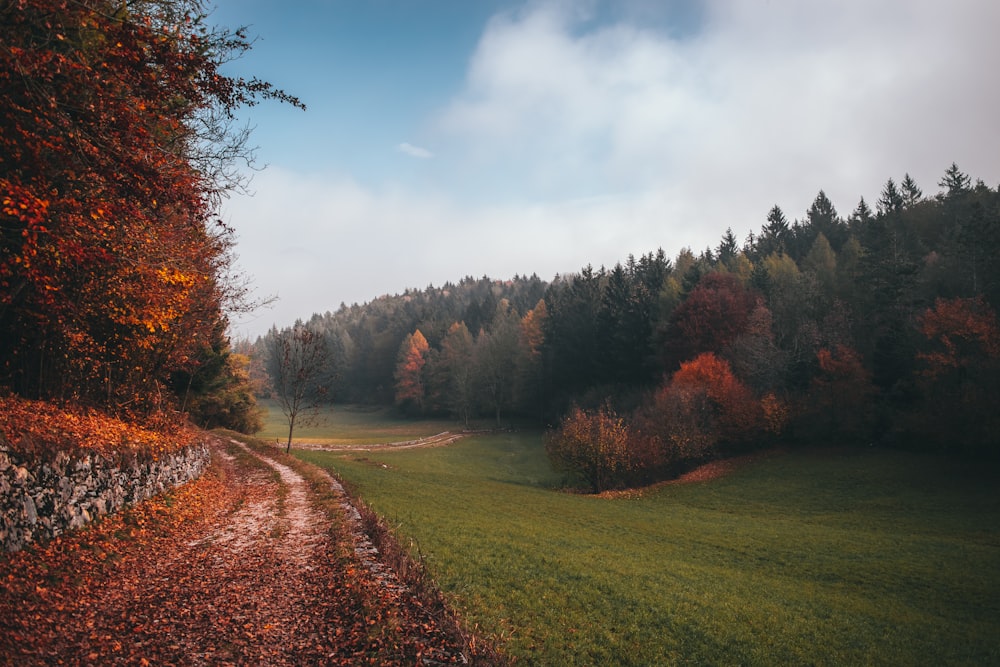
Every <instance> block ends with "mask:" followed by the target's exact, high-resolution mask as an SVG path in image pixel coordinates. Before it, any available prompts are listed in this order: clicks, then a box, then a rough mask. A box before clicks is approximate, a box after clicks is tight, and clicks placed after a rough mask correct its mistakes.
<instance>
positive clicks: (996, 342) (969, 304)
mask: <svg viewBox="0 0 1000 667" xmlns="http://www.w3.org/2000/svg"><path fill="white" fill-rule="evenodd" d="M920 331H921V333H922V334H923V335H924V336H925V337H926V338H927V340H928V341H930V343H931V344H932V350H931V351H929V352H921V353H920V354H919V357H920V358H921V359H922V360H923V361H924V362H926V364H927V369H926V371H925V373H926V375H928V376H929V377H931V378H934V377H938V376H940V375H943V374H945V373H948V372H950V371H953V370H956V369H959V368H969V367H972V366H974V365H975V364H977V363H979V362H981V361H983V360H987V359H990V360H995V359H997V358H1000V327H998V326H997V316H996V313H995V312H994V311H993V309H992V308H991V307H990V306H989V304H988V303H986V301H985V299H983V298H982V297H979V298H975V299H937V300H936V301H935V302H934V307H933V308H929V309H928V310H927V311H926V312H924V314H923V316H922V317H921V318H920Z"/></svg>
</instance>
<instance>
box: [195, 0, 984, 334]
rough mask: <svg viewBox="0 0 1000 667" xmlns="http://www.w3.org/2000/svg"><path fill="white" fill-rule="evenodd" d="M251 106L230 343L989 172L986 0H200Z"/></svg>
mask: <svg viewBox="0 0 1000 667" xmlns="http://www.w3.org/2000/svg"><path fill="white" fill-rule="evenodd" d="M216 7H217V8H216V11H215V12H214V14H213V15H212V20H213V22H215V23H217V24H220V25H225V26H229V27H237V26H240V25H248V26H250V33H251V34H252V35H256V36H258V37H259V39H258V41H257V43H256V44H255V47H254V49H253V51H252V52H251V53H250V54H248V55H246V56H245V57H244V58H243V59H241V60H240V61H238V62H236V63H233V64H232V65H231V66H230V67H231V69H230V71H231V72H233V73H238V74H243V75H251V74H252V75H257V76H260V77H261V78H264V79H267V80H269V81H271V82H272V83H274V84H275V85H277V86H279V87H281V88H284V89H285V90H287V91H288V92H290V93H292V94H295V95H297V96H299V97H300V98H302V100H303V101H304V102H305V103H306V104H307V105H308V110H307V111H306V112H302V111H299V110H297V109H293V108H291V107H289V106H286V105H278V104H274V103H265V104H262V105H260V106H258V107H255V108H253V109H250V110H247V111H246V112H245V113H244V114H243V115H242V118H243V119H244V120H245V121H246V122H248V123H250V124H251V125H253V126H254V127H255V128H256V129H255V132H254V135H253V143H254V144H256V145H258V146H259V151H258V158H259V160H260V162H261V163H263V164H266V165H268V166H267V168H266V169H265V170H264V171H261V172H259V173H256V174H255V175H254V180H253V183H252V185H251V189H252V191H253V193H254V194H253V196H252V197H247V196H243V195H236V196H234V197H232V198H231V199H230V200H229V201H228V202H227V203H226V205H225V207H224V210H223V214H224V217H225V218H226V219H227V220H228V221H229V222H230V223H231V224H232V225H233V226H234V227H235V228H236V229H237V232H238V236H239V239H238V246H237V252H238V254H239V256H240V266H241V268H242V269H243V270H244V271H245V272H246V273H248V274H250V275H251V276H252V278H253V281H254V285H255V287H256V290H257V293H258V295H259V296H262V297H265V296H269V295H276V296H277V297H278V301H277V302H276V304H275V305H274V306H273V307H271V308H269V309H265V310H261V311H259V312H258V313H256V314H255V315H254V316H252V317H240V318H237V319H236V320H235V321H234V333H235V334H236V335H250V336H255V335H257V334H260V333H263V332H264V331H266V330H267V329H268V328H269V327H270V326H271V325H272V324H278V325H279V326H285V325H289V324H291V323H292V322H294V321H295V319H296V318H307V317H308V316H310V315H311V314H312V313H314V312H324V311H327V310H335V309H336V308H337V307H338V306H339V305H340V303H341V302H346V303H348V304H350V303H353V302H358V303H361V302H365V301H370V300H372V299H374V298H376V297H377V296H379V295H381V294H385V293H397V292H402V291H403V290H405V289H406V288H409V287H418V288H422V287H426V286H427V285H428V284H435V285H440V284H442V283H444V282H445V281H448V280H452V281H458V280H459V279H461V278H462V277H464V276H466V275H473V276H481V275H484V274H487V275H490V276H491V277H494V278H509V277H511V276H513V275H514V274H518V273H519V274H530V273H537V274H538V275H539V276H540V277H542V278H543V279H546V280H548V279H551V278H552V277H553V276H554V275H555V274H557V273H567V272H574V271H577V270H579V269H580V268H582V267H583V266H584V265H586V264H593V265H595V266H599V265H602V264H604V265H607V266H611V265H613V264H614V263H615V262H617V261H623V260H625V259H626V257H627V256H628V254H629V253H633V254H637V255H638V254H641V253H645V252H649V251H652V250H655V249H656V248H658V247H662V248H663V249H664V250H666V252H667V253H668V255H671V256H673V255H676V253H677V252H678V251H679V250H681V248H683V247H686V246H687V247H692V248H694V250H695V251H696V252H697V251H699V250H701V249H703V248H705V247H706V246H714V245H716V244H717V243H718V240H719V238H720V236H721V235H722V233H723V232H724V231H725V229H726V228H727V227H732V229H733V230H734V232H735V233H736V235H737V236H738V237H739V238H741V239H742V238H745V237H746V235H747V233H748V232H750V231H751V230H753V231H756V230H758V229H759V228H760V226H761V225H762V224H763V222H764V219H765V217H766V215H767V212H768V210H769V209H770V208H771V206H773V205H774V204H776V203H777V204H779V205H780V206H781V207H782V208H783V209H784V211H785V213H786V215H787V216H788V217H789V218H792V219H794V218H801V217H802V216H803V215H804V212H805V210H806V208H807V207H808V206H809V204H810V203H811V201H812V199H813V198H814V197H815V195H816V193H817V192H818V191H819V190H820V189H821V188H822V189H824V190H825V191H826V193H827V194H828V195H829V196H830V198H831V199H832V200H833V202H834V204H835V205H836V206H837V208H838V210H839V211H840V212H841V214H843V215H847V214H848V213H850V211H851V210H852V209H853V208H854V206H855V205H856V204H857V202H858V199H859V198H860V197H861V196H864V197H865V198H866V199H867V200H868V201H870V202H873V201H874V200H875V199H876V198H877V196H878V190H879V189H880V187H881V184H883V183H884V182H885V180H886V179H887V178H889V177H892V178H895V179H896V180H897V181H898V180H899V179H900V178H902V176H903V174H904V173H905V172H909V173H910V174H911V175H912V176H913V177H914V178H915V179H916V180H917V182H918V184H919V185H920V186H921V187H923V189H924V191H925V193H926V194H928V195H932V194H934V193H936V192H937V189H938V188H937V185H936V183H937V182H938V180H939V179H940V177H941V175H942V174H943V172H944V170H945V168H947V166H948V165H949V164H950V163H951V162H952V161H955V162H957V163H958V165H959V166H960V167H961V168H962V169H963V170H964V171H966V172H969V173H970V174H972V175H973V176H975V177H979V178H983V179H984V180H985V181H987V183H989V184H990V185H992V186H994V187H995V186H996V185H997V183H1000V159H998V158H997V156H998V155H1000V130H998V129H997V122H996V119H997V118H1000V91H998V90H997V87H996V86H995V85H992V80H993V78H994V77H993V71H992V70H994V69H995V65H996V63H998V62H1000V46H998V44H1000V40H996V39H994V35H993V34H992V33H993V31H994V29H995V26H996V25H1000V3H993V2H989V1H986V0H983V1H974V0H958V1H956V2H951V3H941V2H938V1H934V2H931V1H929V0H913V1H911V2H905V3H903V2H897V1H895V0H859V1H857V2H851V1H846V2H838V3H829V2H819V1H811V0H706V1H702V2H697V1H694V0H676V1H666V0H660V1H656V0H620V1H618V2H607V1H603V2H602V1H599V0H592V1H586V0H584V1H582V2H581V1H577V2H571V1H570V0H520V1H517V2H515V1H512V0H484V1H481V2H480V1H473V0H465V1H461V0H451V1H430V0H426V1H417V0H410V1H408V2H403V1H402V0H399V1H389V0H371V1H369V2H361V1H360V0H359V1H355V2H346V1H340V0H308V1H298V0H290V1H286V2H281V3H279V2H268V1H264V0H220V1H219V2H217V5H216Z"/></svg>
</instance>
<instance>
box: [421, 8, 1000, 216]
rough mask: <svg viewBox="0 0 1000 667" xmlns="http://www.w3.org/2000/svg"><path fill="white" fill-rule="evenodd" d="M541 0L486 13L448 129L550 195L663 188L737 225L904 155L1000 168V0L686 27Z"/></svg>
mask: <svg viewBox="0 0 1000 667" xmlns="http://www.w3.org/2000/svg"><path fill="white" fill-rule="evenodd" d="M530 7H531V8H532V9H531V10H530V11H528V12H524V13H520V14H505V15H501V16H499V17H497V18H495V19H494V20H493V21H492V22H491V23H490V24H489V25H488V27H487V29H486V31H485V33H484V35H483V37H482V40H481V41H480V43H479V47H478V49H477V51H476V53H475V54H474V56H473V58H472V60H471V64H470V66H469V69H468V73H467V80H466V83H465V87H464V89H463V91H462V92H461V94H460V95H458V96H457V97H456V99H454V100H453V101H452V102H451V103H450V104H449V105H447V107H446V108H445V109H444V110H443V112H442V113H441V116H440V118H439V119H438V128H439V131H440V132H441V133H442V135H444V136H449V137H451V138H452V140H453V141H454V143H455V144H456V145H458V146H467V147H468V150H469V151H470V152H471V156H470V158H469V159H470V160H472V161H474V162H475V163H476V164H477V165H478V166H479V168H480V169H481V170H483V171H489V170H491V169H493V170H496V171H498V172H501V173H505V174H518V173H520V175H521V176H520V177H521V178H522V180H523V181H524V186H525V187H527V188H530V189H531V191H532V192H534V193H535V194H536V195H537V196H541V197H545V196H559V195H565V194H567V193H570V194H574V195H582V194H586V193H588V192H590V193H600V192H630V191H631V192H634V191H640V192H648V191H657V192H660V193H664V194H669V195H670V197H671V198H674V197H678V198H680V199H682V200H683V201H685V202H688V204H687V205H686V206H684V207H683V208H685V209H687V215H688V216H690V217H687V218H686V219H685V220H678V221H676V223H675V224H678V225H679V224H690V223H691V222H695V221H701V222H704V223H706V224H711V225H713V226H715V227H716V228H718V227H719V226H720V225H721V227H722V228H724V227H725V224H724V221H723V220H720V219H719V218H718V217H717V215H718V214H720V213H725V209H729V212H728V213H725V214H726V215H728V216H732V217H737V216H738V219H736V220H733V226H734V228H739V227H743V226H745V224H746V223H747V222H750V221H762V219H763V217H764V215H765V214H766V211H767V209H768V208H769V207H770V204H771V203H773V202H775V201H779V202H781V203H782V205H783V206H786V207H787V209H788V212H789V213H790V214H791V215H793V216H795V215H800V214H801V212H802V211H804V209H805V207H806V206H807V205H808V202H809V200H811V198H812V197H813V196H814V195H815V193H816V192H817V191H818V190H819V189H820V188H826V189H827V192H828V193H829V194H831V196H836V197H837V199H836V200H835V203H837V204H838V205H839V206H840V207H841V208H842V209H849V208H852V207H853V205H854V204H855V203H856V202H857V199H858V198H859V197H860V196H861V195H863V194H867V195H869V197H871V195H872V194H873V190H874V189H876V188H878V187H879V184H880V183H882V182H884V181H885V179H886V178H888V177H890V176H892V177H895V178H899V177H900V176H902V172H903V171H904V170H906V171H910V172H911V173H913V175H914V176H915V177H917V178H918V180H920V181H922V182H923V184H924V187H925V189H926V190H932V189H933V187H934V186H933V184H934V183H935V182H936V181H937V179H938V177H939V176H940V174H941V173H942V172H943V170H944V168H945V167H946V166H947V165H948V164H949V163H950V162H951V161H952V160H956V161H958V162H959V164H960V165H961V166H963V168H965V169H967V170H969V171H971V172H973V173H982V171H983V170H987V171H992V173H993V174H996V161H995V158H994V156H995V155H996V152H997V149H998V148H1000V145H998V141H997V133H996V132H995V131H993V129H992V123H991V121H990V118H996V117H997V114H998V112H1000V92H998V89H997V88H996V87H995V86H990V85H988V84H987V83H986V79H988V76H987V75H986V74H985V72H987V71H989V68H990V67H991V64H992V63H994V62H998V61H1000V46H998V45H1000V42H998V41H997V40H995V39H994V38H993V37H992V36H991V35H990V31H989V29H988V28H987V27H986V26H990V25H993V26H995V25H997V24H998V23H1000V5H994V4H989V3H987V4H984V3H974V2H958V3H951V4H942V3H939V2H926V1H925V2H912V3H905V4H900V3H896V2H890V1H888V0H884V1H882V2H856V3H852V2H848V3H824V4H821V3H811V2H806V3H798V2H766V3H765V2H758V3H750V2H722V1H720V2H711V3H708V10H707V12H706V17H705V24H704V25H703V26H702V29H701V32H700V33H699V34H697V35H693V36H687V37H685V38H683V39H671V38H669V37H668V36H666V35H664V34H661V33H657V32H654V31H652V30H647V29H644V28H643V27H641V26H636V25H625V24H611V25H598V26H596V27H595V26H590V25H588V24H580V23H578V22H576V18H575V17H574V16H573V15H572V14H571V13H570V12H568V11H565V12H564V11H562V8H563V7H564V5H563V4H560V3H547V4H546V3H542V4H534V5H531V6H530ZM984 76H985V77H986V78H984ZM511 165H517V166H519V167H520V169H518V168H517V167H513V166H511ZM719 198H724V199H726V200H727V201H728V202H730V204H731V206H720V205H719V203H718V202H717V201H713V200H717V199H719ZM712 209H715V210H716V211H717V214H716V215H711V216H710V215H708V213H709V212H711V211H712ZM755 216H756V217H755ZM668 224H669V221H668Z"/></svg>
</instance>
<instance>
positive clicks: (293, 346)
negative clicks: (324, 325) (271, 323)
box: [266, 324, 330, 453]
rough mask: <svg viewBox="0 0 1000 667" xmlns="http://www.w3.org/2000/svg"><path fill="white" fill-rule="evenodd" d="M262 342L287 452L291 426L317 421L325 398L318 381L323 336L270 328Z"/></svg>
mask: <svg viewBox="0 0 1000 667" xmlns="http://www.w3.org/2000/svg"><path fill="white" fill-rule="evenodd" d="M266 340H267V345H268V362H267V371H268V375H270V377H271V386H272V387H273V388H274V396H275V397H276V398H277V399H278V404H279V405H280V406H281V411H282V413H283V414H284V415H285V419H286V420H287V421H288V442H287V444H286V446H285V452H286V453H287V452H289V451H291V449H292V434H293V432H294V430H295V426H296V425H299V426H304V425H308V424H311V423H315V422H316V421H317V420H318V419H319V409H320V407H321V406H322V405H323V403H324V402H325V400H326V397H327V387H325V386H323V385H322V384H320V383H319V379H320V378H321V377H322V376H323V371H324V368H325V366H326V364H327V363H328V360H329V356H330V354H329V349H328V348H327V345H326V341H325V339H324V338H323V336H322V335H320V334H319V333H317V332H315V331H313V330H312V329H310V328H309V327H307V326H305V325H303V324H296V325H295V326H294V327H291V328H289V329H284V330H281V331H279V330H278V329H277V327H272V328H271V331H270V332H269V333H268V336H267V339H266Z"/></svg>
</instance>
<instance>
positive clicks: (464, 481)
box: [300, 434, 1000, 665]
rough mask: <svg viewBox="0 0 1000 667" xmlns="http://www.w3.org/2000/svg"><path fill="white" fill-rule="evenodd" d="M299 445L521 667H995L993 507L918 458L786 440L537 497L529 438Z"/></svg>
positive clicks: (997, 571) (997, 552) (984, 488)
mask: <svg viewBox="0 0 1000 667" xmlns="http://www.w3.org/2000/svg"><path fill="white" fill-rule="evenodd" d="M300 456H302V457H303V458H306V459H308V460H310V461H313V462H316V463H320V464H321V465H326V466H330V467H333V468H335V469H336V470H337V471H338V472H339V473H340V474H341V475H342V476H343V477H344V478H346V479H347V480H350V481H351V482H352V483H353V484H355V485H357V487H358V488H359V489H360V491H361V493H362V495H363V496H364V497H365V499H366V500H367V501H369V502H370V503H371V504H372V505H373V506H374V507H375V509H376V510H378V511H379V512H380V513H382V514H383V515H384V516H386V517H387V518H388V519H389V520H390V521H391V522H394V523H395V524H397V525H398V532H399V533H400V534H401V535H402V536H403V537H404V539H405V538H410V539H412V540H414V541H415V543H416V545H417V547H418V548H419V549H420V551H421V552H422V553H423V554H424V556H425V558H426V559H427V562H428V564H429V566H430V568H431V570H432V573H433V575H434V576H435V578H436V579H437V580H438V583H439V585H440V586H441V587H442V589H443V590H445V591H446V593H447V594H448V595H449V596H450V597H451V598H452V599H453V600H454V603H455V604H456V606H458V608H459V609H460V610H461V611H462V612H463V613H464V614H465V616H466V618H467V619H468V620H469V621H470V622H471V623H473V624H478V625H479V626H480V628H481V630H484V631H486V632H488V633H493V634H494V635H495V636H497V637H499V638H500V640H501V641H502V643H503V644H504V646H505V648H506V649H507V650H508V651H509V653H510V654H511V655H513V656H516V657H518V658H519V659H520V661H521V662H522V663H528V664H566V665H569V664H581V665H583V664H602V663H605V664H607V663H611V664H635V665H648V664H674V663H691V664H708V663H713V664H734V663H746V664H761V665H766V664H778V663H784V664H943V663H949V664H996V663H998V662H1000V500H998V494H997V492H996V491H995V490H994V487H993V484H992V483H991V481H990V480H987V479H979V480H971V481H970V480H968V479H961V478H957V477H955V476H953V475H951V474H950V473H951V472H953V471H947V470H946V471H942V470H941V465H940V463H939V462H937V461H934V460H928V459H922V458H918V457H914V456H911V455H905V454H898V453H892V452H880V451H864V452H847V453H829V452H828V453H823V454H815V453H814V454H808V453H793V454H789V455H785V456H781V457H776V458H772V459H769V460H766V461H763V462H760V463H756V464H753V465H751V466H749V467H747V468H745V469H743V470H741V471H739V472H737V473H735V474H733V475H732V476H729V477H727V478H724V479H719V480H715V481H712V482H707V483H700V484H692V485H683V486H668V487H664V488H661V489H659V490H657V491H655V492H648V493H646V494H644V495H643V496H642V497H640V498H631V499H624V498H623V499H617V500H607V499H598V498H592V497H583V496H574V495H570V494H565V493H559V492H555V491H553V490H551V486H552V485H553V484H554V483H555V482H556V477H555V476H554V475H553V473H552V472H551V470H550V468H549V466H548V464H547V462H546V461H545V459H544V455H543V453H542V451H541V441H540V437H539V436H538V434H515V435H504V436H489V437H476V438H470V439H467V440H464V441H462V442H460V443H458V444H455V445H452V446H450V447H446V448H436V449H426V450H411V451H402V452H377V453H369V452H366V453H364V456H365V457H367V459H368V460H365V461H362V460H359V459H361V458H362V456H361V455H358V456H353V455H338V454H331V453H320V452H313V453H308V452H300ZM355 459H358V460H355ZM382 464H385V466H388V467H382ZM942 473H943V474H942Z"/></svg>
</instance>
